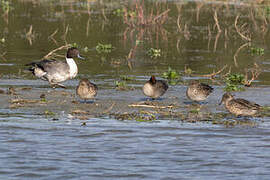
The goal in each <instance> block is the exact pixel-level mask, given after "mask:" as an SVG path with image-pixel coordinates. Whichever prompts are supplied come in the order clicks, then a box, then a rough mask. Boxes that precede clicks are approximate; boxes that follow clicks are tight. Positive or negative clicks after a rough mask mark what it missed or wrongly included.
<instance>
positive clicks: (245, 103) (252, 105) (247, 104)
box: [235, 98, 261, 110]
mask: <svg viewBox="0 0 270 180" xmlns="http://www.w3.org/2000/svg"><path fill="white" fill-rule="evenodd" d="M235 101H236V102H237V103H238V104H239V105H241V106H243V107H248V108H252V109H256V110H257V109H260V108H261V106H260V105H259V104H256V103H253V102H250V101H248V100H245V99H241V98H239V99H235Z"/></svg>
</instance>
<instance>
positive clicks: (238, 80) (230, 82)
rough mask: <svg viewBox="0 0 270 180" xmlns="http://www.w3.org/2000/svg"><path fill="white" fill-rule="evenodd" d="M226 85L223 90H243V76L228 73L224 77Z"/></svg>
mask: <svg viewBox="0 0 270 180" xmlns="http://www.w3.org/2000/svg"><path fill="white" fill-rule="evenodd" d="M225 82H226V87H225V88H224V90H225V91H227V92H229V91H243V90H244V87H243V86H244V85H245V76H244V75H243V74H238V73H235V74H229V75H227V76H226V78H225Z"/></svg>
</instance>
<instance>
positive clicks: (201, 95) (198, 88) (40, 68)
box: [26, 47, 261, 116]
mask: <svg viewBox="0 0 270 180" xmlns="http://www.w3.org/2000/svg"><path fill="white" fill-rule="evenodd" d="M75 57H77V58H80V59H84V58H83V57H81V56H80V53H79V50H78V49H77V48H75V47H72V48H69V49H68V50H67V55H66V61H56V60H42V61H39V62H32V63H30V64H26V65H27V66H30V68H29V71H31V72H32V73H33V75H34V76H36V77H38V78H40V79H42V80H45V81H48V82H49V83H50V85H51V86H52V87H57V86H60V87H62V88H65V86H64V85H62V84H60V83H61V82H63V81H66V80H69V79H73V78H75V77H76V75H77V73H78V67H77V65H76V63H75V61H74V59H73V58H75ZM168 87H169V86H168V84H167V82H166V81H164V80H157V79H156V77H155V76H151V78H150V80H149V81H147V82H146V83H145V84H144V86H143V88H142V90H143V93H144V95H146V96H148V97H150V98H152V99H156V98H159V97H160V96H162V95H164V94H165V92H166V91H167V89H168ZM213 90H214V89H213V88H212V87H211V86H209V85H207V84H204V83H200V82H199V81H192V82H191V83H190V85H189V86H188V88H187V91H186V95H187V97H188V98H189V99H191V100H192V101H195V102H200V101H204V100H206V99H207V97H208V96H209V95H210V94H211V93H212V92H213ZM97 91H98V87H97V86H96V85H95V84H94V83H91V82H90V81H89V80H88V79H81V80H80V82H79V85H78V86H77V89H76V93H77V95H78V96H79V97H80V98H81V99H84V100H87V99H92V98H94V97H95V96H96V95H97ZM222 103H224V105H225V108H226V109H227V110H228V111H229V112H230V113H232V114H235V115H236V116H253V115H255V114H256V113H257V112H258V111H259V110H260V107H261V106H260V105H258V104H255V103H252V102H250V101H247V100H245V99H235V98H234V96H233V95H232V94H230V93H225V94H224V95H223V97H222V100H221V102H220V104H222Z"/></svg>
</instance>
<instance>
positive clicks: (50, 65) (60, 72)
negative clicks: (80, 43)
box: [26, 47, 84, 88]
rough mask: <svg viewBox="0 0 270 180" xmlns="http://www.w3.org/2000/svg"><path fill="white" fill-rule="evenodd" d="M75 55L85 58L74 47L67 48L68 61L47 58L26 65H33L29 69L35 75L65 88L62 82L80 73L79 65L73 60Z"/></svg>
mask: <svg viewBox="0 0 270 180" xmlns="http://www.w3.org/2000/svg"><path fill="white" fill-rule="evenodd" d="M75 57H78V58H80V59H84V58H82V57H81V56H80V53H79V50H78V49H77V48H75V47H72V48H69V49H68V50H67V55H66V61H56V60H47V59H45V60H42V61H39V62H32V63H30V64H26V66H31V67H30V68H29V71H31V72H32V73H33V75H34V76H36V77H38V78H40V79H42V80H44V81H48V82H49V83H50V85H51V86H53V87H55V86H60V87H62V88H65V86H64V85H62V84H60V82H63V81H66V80H68V79H73V78H75V77H76V75H77V73H78V67H77V65H76V63H75V61H74V60H73V58H75Z"/></svg>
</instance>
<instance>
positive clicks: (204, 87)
mask: <svg viewBox="0 0 270 180" xmlns="http://www.w3.org/2000/svg"><path fill="white" fill-rule="evenodd" d="M199 89H201V90H202V91H204V92H208V95H209V94H210V93H212V92H213V90H214V88H212V87H211V86H209V85H208V84H204V83H200V84H199Z"/></svg>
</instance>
